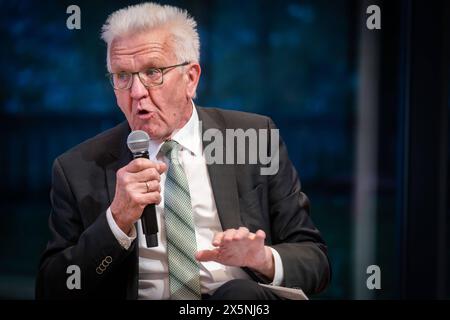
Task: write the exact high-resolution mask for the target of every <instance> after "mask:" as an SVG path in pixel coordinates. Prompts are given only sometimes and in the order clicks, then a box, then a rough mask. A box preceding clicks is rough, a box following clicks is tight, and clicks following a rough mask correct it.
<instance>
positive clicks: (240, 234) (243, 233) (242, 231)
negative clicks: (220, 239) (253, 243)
mask: <svg viewBox="0 0 450 320" xmlns="http://www.w3.org/2000/svg"><path fill="white" fill-rule="evenodd" d="M249 233H250V231H249V230H248V229H247V228H245V227H240V228H239V229H238V230H237V231H236V233H235V235H234V240H242V239H245V238H247V237H248V235H249Z"/></svg>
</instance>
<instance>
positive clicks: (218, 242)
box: [212, 232, 224, 247]
mask: <svg viewBox="0 0 450 320" xmlns="http://www.w3.org/2000/svg"><path fill="white" fill-rule="evenodd" d="M223 236H224V233H223V232H217V233H216V234H215V235H214V240H213V242H212V244H213V246H215V247H218V246H220V245H221V243H222V239H223Z"/></svg>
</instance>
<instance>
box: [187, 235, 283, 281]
mask: <svg viewBox="0 0 450 320" xmlns="http://www.w3.org/2000/svg"><path fill="white" fill-rule="evenodd" d="M265 238H266V234H265V232H264V231H263V230H258V231H257V232H256V233H252V232H250V231H249V230H248V229H247V228H245V227H241V228H239V229H237V230H236V229H228V230H225V231H224V232H219V233H217V234H216V235H215V236H214V240H213V242H212V244H213V246H215V247H216V248H215V249H213V250H201V251H199V252H197V254H196V256H195V257H196V259H197V260H198V261H215V262H218V263H221V264H224V265H227V266H236V267H249V268H251V269H253V270H255V271H258V272H259V273H261V274H263V275H265V276H266V277H267V278H269V279H273V276H274V272H275V268H274V262H273V255H272V250H270V248H269V247H267V246H264V239H265Z"/></svg>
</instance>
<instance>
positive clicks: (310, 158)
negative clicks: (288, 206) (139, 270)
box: [0, 0, 450, 299]
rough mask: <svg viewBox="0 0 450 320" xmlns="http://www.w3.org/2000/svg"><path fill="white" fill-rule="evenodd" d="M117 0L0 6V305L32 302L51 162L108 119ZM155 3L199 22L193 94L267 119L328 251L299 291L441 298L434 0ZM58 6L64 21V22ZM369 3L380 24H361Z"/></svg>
mask: <svg viewBox="0 0 450 320" xmlns="http://www.w3.org/2000/svg"><path fill="white" fill-rule="evenodd" d="M133 3H136V2H134V1H114V2H112V1H106V0H104V1H95V2H94V1H39V2H38V1H24V0H15V1H0V6H1V11H0V34H1V41H2V45H1V51H0V69H1V73H0V74H1V85H0V136H1V139H0V150H1V151H0V154H1V157H0V161H1V162H0V181H1V184H0V186H1V187H0V298H3V299H32V298H33V297H34V277H35V275H36V271H37V266H38V261H39V257H40V254H41V253H42V251H43V249H44V247H45V244H46V241H47V238H48V230H47V218H48V215H49V212H50V203H49V191H50V182H51V181H50V177H51V175H50V170H51V165H52V162H53V160H54V158H55V157H56V156H57V155H59V154H61V153H62V152H64V151H65V150H67V149H69V148H70V147H72V146H74V145H76V144H78V143H80V142H82V141H83V140H85V139H87V138H89V137H91V136H93V135H95V134H97V133H99V132H101V131H103V130H105V129H107V128H110V127H112V126H114V125H115V124H117V123H118V122H120V121H122V120H123V117H122V114H121V113H120V112H119V110H118V108H117V107H116V104H115V99H114V94H113V91H112V89H111V88H110V86H109V83H108V81H107V79H106V78H105V76H104V75H105V73H106V67H105V57H106V51H105V49H106V48H105V45H104V43H103V42H102V41H101V40H100V37H99V36H100V29H101V26H102V24H103V23H104V21H105V20H106V18H107V16H108V15H109V14H110V13H112V12H113V11H114V10H117V9H119V8H122V7H124V6H126V5H129V4H133ZM164 3H166V4H173V5H176V6H180V7H182V8H185V9H187V10H188V11H189V12H190V13H191V14H192V15H193V16H194V17H195V18H196V20H197V22H198V25H199V32H200V37H201V65H202V68H203V69H202V77H201V80H200V87H199V90H198V98H197V100H196V103H197V104H198V105H201V106H207V107H222V108H229V109H237V110H244V111H249V112H256V113H261V114H265V115H269V116H271V117H272V118H273V119H274V120H275V123H276V124H277V125H278V127H279V128H280V130H281V134H282V136H283V138H284V139H285V141H286V143H287V146H288V150H289V153H290V157H291V159H292V161H293V162H294V164H295V166H296V168H297V170H298V172H299V174H300V178H301V181H302V185H303V189H304V192H305V193H306V194H307V195H308V196H309V197H310V199H311V203H312V211H311V214H312V217H313V220H314V222H315V223H316V225H317V226H318V227H319V229H320V230H321V231H322V233H323V235H324V237H325V239H326V241H327V242H328V245H329V253H330V258H331V263H332V268H333V279H332V284H331V286H330V287H329V288H328V289H327V290H326V291H325V292H324V293H322V294H320V295H317V296H315V297H313V298H317V299H392V298H431V299H435V298H440V299H448V298H450V279H449V278H450V277H449V272H448V271H449V258H450V250H448V249H447V245H446V244H447V243H449V240H450V239H449V236H450V232H449V231H450V227H449V221H450V219H449V218H450V216H449V212H450V210H449V202H448V200H447V195H448V194H449V191H448V185H449V182H450V179H449V158H448V149H449V141H450V139H449V137H450V133H449V128H448V120H449V109H450V103H449V96H448V91H449V89H450V81H449V75H450V68H449V63H448V62H449V54H450V52H449V41H450V32H449V22H448V21H449V20H450V19H449V18H450V11H449V4H448V3H447V2H445V1H432V2H431V1H430V2H427V3H426V2H425V1H415V0H397V1H393V0H389V1H388V0H385V1H381V0H379V1H375V0H374V1H365V0H361V1H358V0H336V1H329V0H314V1H313V0H303V1H300V0H299V1H293V0H281V1H268V0H245V1H225V0H223V1H201V0H194V1H188V0H185V1H182V0H179V1H165V2H164ZM72 4H76V5H78V6H79V7H80V9H81V29H80V30H69V29H67V28H66V20H67V18H68V17H69V14H67V13H66V9H67V7H68V6H69V5H72ZM372 4H376V5H378V6H379V7H380V8H381V30H368V29H367V28H366V19H367V18H368V17H369V15H368V14H367V13H366V9H367V7H368V6H369V5H372ZM373 264H374V265H378V266H379V267H380V270H381V289H380V290H368V289H367V287H366V279H367V277H368V276H369V275H368V274H367V273H366V269H367V267H368V266H369V265H373Z"/></svg>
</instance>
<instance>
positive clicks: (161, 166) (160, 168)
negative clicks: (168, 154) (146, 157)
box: [156, 162, 167, 174]
mask: <svg viewBox="0 0 450 320" xmlns="http://www.w3.org/2000/svg"><path fill="white" fill-rule="evenodd" d="M156 170H158V173H159V174H162V173H163V172H165V171H166V170H167V164H165V163H164V162H158V166H157V168H156Z"/></svg>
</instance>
